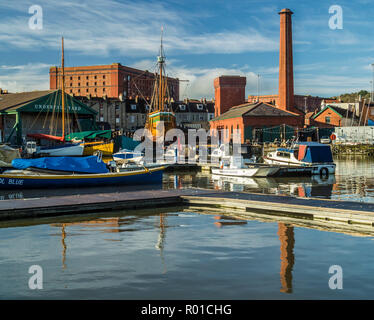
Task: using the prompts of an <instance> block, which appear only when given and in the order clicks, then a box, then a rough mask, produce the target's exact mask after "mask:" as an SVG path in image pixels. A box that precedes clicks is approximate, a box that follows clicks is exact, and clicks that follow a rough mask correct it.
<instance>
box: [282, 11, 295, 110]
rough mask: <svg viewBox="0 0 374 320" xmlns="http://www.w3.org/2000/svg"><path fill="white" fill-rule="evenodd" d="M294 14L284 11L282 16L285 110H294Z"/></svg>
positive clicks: (283, 105) (283, 107) (283, 99)
mask: <svg viewBox="0 0 374 320" xmlns="http://www.w3.org/2000/svg"><path fill="white" fill-rule="evenodd" d="M292 14H293V12H292V11H291V10H290V9H282V10H281V12H279V15H280V46H279V105H278V107H279V108H281V109H284V110H289V111H292V110H293V109H294V88H293V59H292V20H291V15H292Z"/></svg>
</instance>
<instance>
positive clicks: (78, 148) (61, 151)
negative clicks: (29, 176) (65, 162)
mask: <svg viewBox="0 0 374 320" xmlns="http://www.w3.org/2000/svg"><path fill="white" fill-rule="evenodd" d="M83 149H84V147H83V146H82V145H79V144H77V145H72V146H68V147H60V148H51V149H40V151H39V152H38V153H39V154H48V155H49V156H50V157H80V156H82V155H83Z"/></svg>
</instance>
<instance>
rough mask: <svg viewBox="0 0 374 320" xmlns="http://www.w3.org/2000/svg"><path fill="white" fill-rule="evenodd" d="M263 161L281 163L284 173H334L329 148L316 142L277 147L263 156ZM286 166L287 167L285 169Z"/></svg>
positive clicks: (273, 163)
mask: <svg viewBox="0 0 374 320" xmlns="http://www.w3.org/2000/svg"><path fill="white" fill-rule="evenodd" d="M263 159H264V162H265V163H267V164H272V165H282V166H283V167H285V168H286V169H284V170H283V171H284V173H303V171H304V172H305V173H308V174H312V175H316V174H319V175H329V174H334V173H335V166H336V165H335V163H334V161H333V157H332V152H331V148H330V146H329V145H326V144H322V143H317V142H299V143H296V144H294V145H293V146H292V147H290V148H277V149H276V151H273V152H269V153H268V154H267V155H266V156H264V157H263ZM287 168H288V169H287Z"/></svg>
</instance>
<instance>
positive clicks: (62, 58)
mask: <svg viewBox="0 0 374 320" xmlns="http://www.w3.org/2000/svg"><path fill="white" fill-rule="evenodd" d="M61 44H62V55H61V69H62V81H61V83H62V88H61V93H62V99H61V101H62V110H61V113H62V138H63V139H64V140H65V69H64V37H61Z"/></svg>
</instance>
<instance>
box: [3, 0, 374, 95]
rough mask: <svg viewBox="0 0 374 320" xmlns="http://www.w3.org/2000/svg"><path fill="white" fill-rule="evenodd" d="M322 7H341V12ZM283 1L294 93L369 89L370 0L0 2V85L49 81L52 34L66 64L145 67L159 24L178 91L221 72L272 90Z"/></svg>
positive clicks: (21, 86)
mask: <svg viewBox="0 0 374 320" xmlns="http://www.w3.org/2000/svg"><path fill="white" fill-rule="evenodd" d="M33 5H38V6H39V8H41V11H40V10H39V11H38V12H35V11H34V10H33V9H32V8H30V7H32V6H33ZM331 6H339V7H340V8H341V12H342V15H341V17H342V19H341V20H336V19H335V16H336V14H337V11H332V12H331V13H330V12H329V9H330V8H331ZM283 8H289V9H291V10H292V11H293V12H294V14H293V15H292V23H293V58H294V85H295V94H310V95H314V96H322V97H330V96H336V95H339V94H342V93H347V92H357V91H358V90H361V89H363V90H368V91H369V90H370V88H371V85H370V81H371V80H372V79H373V69H372V66H371V64H372V63H374V28H373V26H374V22H373V19H372V17H373V16H374V3H373V2H372V0H355V1H336V0H331V1H330V0H315V1H309V0H303V1H296V0H288V1H283V0H277V1H275V0H245V1H244V0H242V1H239V0H214V1H213V0H188V1H177V0H163V1H149V0H129V1H127V0H79V1H76V0H58V1H57V0H33V1H26V0H16V1H6V0H0V88H3V89H7V90H9V91H11V92H21V91H31V90H46V89H49V67H50V66H55V65H57V66H59V65H60V64H61V36H64V39H65V66H68V67H73V66H83V65H103V64H111V63H115V62H119V63H121V64H122V65H126V66H130V67H135V68H139V69H144V70H149V71H154V69H155V63H156V59H157V55H158V51H159V44H160V33H161V27H163V30H164V31H163V38H164V49H165V55H166V72H167V74H168V75H169V76H171V77H178V78H179V79H182V80H189V81H188V82H187V81H186V82H181V87H180V98H181V99H184V98H199V99H200V98H208V99H210V98H213V97H214V87H213V80H214V78H216V77H218V76H221V75H241V76H246V77H247V86H246V94H247V95H249V94H253V95H257V92H258V90H259V93H260V94H277V93H278V67H279V15H278V12H279V11H280V10H281V9H283ZM29 10H30V11H29ZM40 17H41V18H42V19H40ZM35 18H38V20H35ZM41 21H42V23H41ZM331 23H332V24H331ZM339 23H341V24H340V25H339ZM332 25H335V26H338V27H339V28H334V27H333V26H332ZM36 27H39V28H36ZM258 75H259V77H258ZM258 79H259V81H258ZM258 84H259V88H258Z"/></svg>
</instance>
